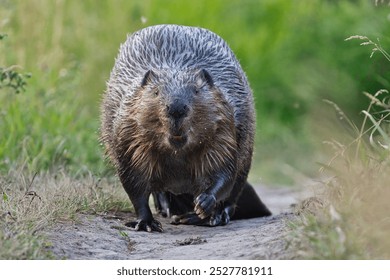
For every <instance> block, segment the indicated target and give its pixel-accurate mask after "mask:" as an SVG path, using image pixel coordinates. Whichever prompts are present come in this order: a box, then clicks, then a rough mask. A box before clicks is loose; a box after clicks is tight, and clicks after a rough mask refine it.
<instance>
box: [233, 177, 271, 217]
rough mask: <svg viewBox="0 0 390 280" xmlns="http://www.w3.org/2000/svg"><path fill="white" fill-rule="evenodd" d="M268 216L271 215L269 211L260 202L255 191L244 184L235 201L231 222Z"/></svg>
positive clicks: (247, 184)
mask: <svg viewBox="0 0 390 280" xmlns="http://www.w3.org/2000/svg"><path fill="white" fill-rule="evenodd" d="M270 215H272V213H271V211H270V210H269V209H268V208H267V206H265V204H264V203H263V202H262V201H261V199H260V197H259V196H258V195H257V193H256V191H255V189H254V188H253V187H252V186H251V185H250V184H249V183H248V182H246V183H245V186H244V189H243V190H242V193H241V195H240V197H239V199H238V201H237V206H236V210H235V212H234V215H233V217H232V220H240V219H250V218H258V217H265V216H270Z"/></svg>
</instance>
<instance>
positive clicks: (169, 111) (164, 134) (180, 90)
mask: <svg viewBox="0 0 390 280" xmlns="http://www.w3.org/2000/svg"><path fill="white" fill-rule="evenodd" d="M221 98H223V97H222V94H221V93H220V92H219V91H218V89H217V88H216V87H215V85H214V82H213V79H212V77H211V75H210V74H209V72H207V71H206V70H204V69H200V70H185V71H177V72H172V71H168V70H158V71H157V70H149V71H147V72H146V73H145V75H144V77H143V79H142V81H141V85H140V90H139V91H138V96H137V99H138V102H137V103H138V104H137V106H139V107H138V108H137V114H136V116H135V119H136V121H137V125H138V129H139V132H140V133H141V134H142V135H143V138H144V141H145V142H150V143H144V144H150V145H153V146H155V148H158V149H159V150H166V151H174V152H179V151H183V150H186V149H193V148H195V147H198V146H200V145H202V144H203V143H204V142H205V141H213V139H212V138H213V135H215V133H216V129H217V123H218V121H219V118H221V116H220V114H219V113H218V110H220V109H218V107H220V105H221V104H220V103H221V100H219V99H221ZM217 104H218V105H217Z"/></svg>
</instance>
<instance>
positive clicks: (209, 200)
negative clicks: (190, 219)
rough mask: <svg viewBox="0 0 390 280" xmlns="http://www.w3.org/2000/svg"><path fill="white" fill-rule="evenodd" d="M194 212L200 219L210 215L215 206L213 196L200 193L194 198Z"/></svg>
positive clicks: (215, 202)
mask: <svg viewBox="0 0 390 280" xmlns="http://www.w3.org/2000/svg"><path fill="white" fill-rule="evenodd" d="M194 203H195V207H194V211H195V213H196V214H197V215H198V216H199V218H201V219H205V218H207V217H208V216H210V215H211V213H212V212H213V211H214V209H215V205H216V204H217V200H216V198H215V196H214V195H212V194H206V193H201V194H200V195H198V197H197V198H195V201H194Z"/></svg>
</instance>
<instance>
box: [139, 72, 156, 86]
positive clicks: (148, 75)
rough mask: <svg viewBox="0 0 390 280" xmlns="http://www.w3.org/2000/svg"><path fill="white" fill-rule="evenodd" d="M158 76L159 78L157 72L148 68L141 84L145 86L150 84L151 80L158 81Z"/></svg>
mask: <svg viewBox="0 0 390 280" xmlns="http://www.w3.org/2000/svg"><path fill="white" fill-rule="evenodd" d="M157 78H158V77H157V74H156V73H154V72H153V70H148V71H147V72H146V73H145V76H144V77H143V79H142V82H141V86H142V87H144V86H146V85H148V84H150V83H151V82H153V81H156V80H157Z"/></svg>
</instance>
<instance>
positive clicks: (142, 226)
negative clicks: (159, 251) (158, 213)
mask: <svg viewBox="0 0 390 280" xmlns="http://www.w3.org/2000/svg"><path fill="white" fill-rule="evenodd" d="M125 226H127V227H130V228H133V229H134V230H136V231H147V232H152V231H157V232H163V231H164V230H163V228H162V225H161V223H160V222H159V221H157V220H155V219H152V220H151V221H150V222H148V221H145V220H141V219H138V220H136V221H134V222H128V223H126V224H125Z"/></svg>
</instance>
